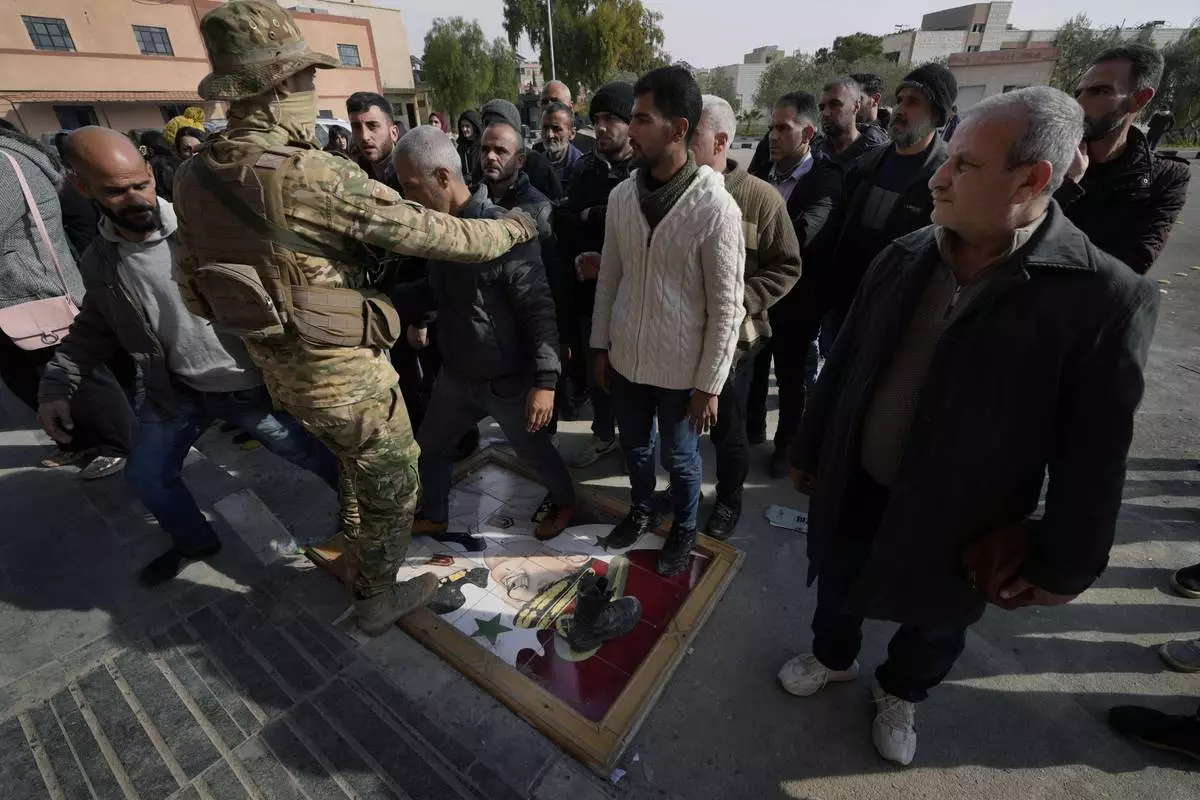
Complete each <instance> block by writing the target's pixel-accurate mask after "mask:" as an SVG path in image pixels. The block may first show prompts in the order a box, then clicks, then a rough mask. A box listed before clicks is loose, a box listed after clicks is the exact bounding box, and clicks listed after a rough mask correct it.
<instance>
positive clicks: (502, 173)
mask: <svg viewBox="0 0 1200 800" xmlns="http://www.w3.org/2000/svg"><path fill="white" fill-rule="evenodd" d="M479 165H480V167H481V168H482V169H483V177H484V178H485V179H486V180H487V181H488V182H489V183H498V182H501V181H506V180H508V179H509V178H511V177H512V176H513V175H515V174H516V173H517V172H518V171H519V170H520V169H521V167H523V166H525V155H524V154H523V153H522V152H521V135H520V134H519V133H517V131H516V130H515V129H513V127H512V126H511V125H489V126H487V128H486V129H484V131H483V136H482V137H481V139H480V143H479Z"/></svg>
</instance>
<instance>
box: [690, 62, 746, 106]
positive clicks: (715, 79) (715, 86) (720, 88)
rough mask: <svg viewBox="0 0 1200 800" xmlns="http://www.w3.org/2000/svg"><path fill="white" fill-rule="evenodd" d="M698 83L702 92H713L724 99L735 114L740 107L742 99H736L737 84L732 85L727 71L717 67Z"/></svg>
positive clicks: (731, 77)
mask: <svg viewBox="0 0 1200 800" xmlns="http://www.w3.org/2000/svg"><path fill="white" fill-rule="evenodd" d="M698 83H699V84H700V91H701V92H702V93H704V94H715V95H716V96H717V97H720V98H722V99H723V100H726V101H727V102H728V103H729V105H731V106H733V111H734V113H735V114H736V113H737V112H738V110H739V109H740V108H741V107H742V101H741V100H740V99H738V93H737V86H736V85H734V82H733V76H732V75H730V74H729V73H727V72H724V71H722V70H719V69H714V70H710V71H709V72H708V73H707V74H706V75H704V77H702V78H701V79H700V80H699V81H698Z"/></svg>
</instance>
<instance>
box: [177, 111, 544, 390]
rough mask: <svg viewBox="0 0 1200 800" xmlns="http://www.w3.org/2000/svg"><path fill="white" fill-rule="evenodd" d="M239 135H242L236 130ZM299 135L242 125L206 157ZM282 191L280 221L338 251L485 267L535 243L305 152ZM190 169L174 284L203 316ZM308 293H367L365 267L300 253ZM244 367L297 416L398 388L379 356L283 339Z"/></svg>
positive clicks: (246, 152) (517, 231)
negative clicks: (352, 244) (196, 291)
mask: <svg viewBox="0 0 1200 800" xmlns="http://www.w3.org/2000/svg"><path fill="white" fill-rule="evenodd" d="M243 126H244V127H243ZM303 139H304V137H303V134H302V133H301V132H295V131H290V130H289V129H288V128H286V127H283V126H280V125H271V124H262V123H261V121H259V124H255V120H253V119H250V120H239V126H238V127H236V128H234V129H232V130H229V131H227V132H226V133H225V134H222V135H221V136H220V137H218V138H217V139H215V140H214V141H212V142H211V143H210V144H209V145H208V146H207V147H206V149H207V150H208V152H209V153H210V154H211V156H212V157H213V158H214V159H215V160H216V161H218V162H220V163H232V162H235V161H240V160H243V159H246V158H248V157H249V156H250V155H252V154H256V153H257V152H258V151H261V150H263V149H265V148H266V147H274V146H280V145H289V144H290V145H293V146H297V143H298V142H302V141H303ZM293 159H294V160H295V164H294V165H292V168H290V169H289V170H288V172H287V177H286V179H285V183H284V186H283V203H284V209H283V213H284V217H285V219H286V220H287V222H288V226H289V227H290V228H291V229H292V230H293V231H295V232H296V233H298V234H300V235H302V236H304V237H306V238H308V239H312V240H316V241H318V242H322V243H325V244H328V245H331V246H333V247H336V248H344V247H345V244H346V241H347V240H348V239H349V240H353V241H357V242H362V243H364V244H367V245H371V246H374V247H377V248H381V249H382V250H386V251H388V252H393V253H396V254H399V255H410V256H418V257H422V258H435V259H443V260H448V261H462V262H486V261H490V260H493V259H495V258H498V257H499V256H501V255H503V254H504V253H506V252H508V251H509V250H510V249H512V248H513V247H514V246H515V245H517V244H520V243H522V242H525V241H529V240H530V239H532V238H533V237H535V236H536V235H537V231H536V228H535V227H534V225H533V223H532V221H525V222H522V221H518V220H516V219H504V220H494V221H493V220H463V219H457V218H455V217H452V216H449V215H446V214H438V213H436V212H432V211H429V210H427V209H425V208H423V207H421V206H419V205H416V204H415V203H411V202H408V201H406V200H404V199H403V198H402V197H401V196H400V195H399V194H398V193H397V192H396V191H395V190H394V189H391V188H389V187H387V186H385V185H384V184H382V183H379V182H377V181H374V180H371V179H370V178H369V177H367V175H366V173H364V172H363V171H362V170H361V169H359V167H358V166H357V165H355V164H354V163H353V162H352V161H350V160H348V159H346V158H344V157H342V156H339V155H335V154H333V153H327V152H323V151H321V150H317V149H312V150H305V151H303V152H300V153H297V154H296V155H295V156H293ZM194 166H195V165H194V164H192V163H191V162H187V163H185V164H184V165H183V167H181V168H180V170H179V173H178V175H177V178H176V183H175V190H176V197H178V198H180V202H179V203H178V204H177V210H178V212H179V214H178V216H179V230H178V232H177V234H176V239H177V241H178V246H179V249H178V253H179V257H178V260H177V269H178V270H180V272H181V273H182V275H180V276H179V279H178V281H177V282H178V283H179V284H180V287H181V291H182V293H183V295H184V300H185V301H186V302H187V303H188V306H189V308H191V309H192V310H193V311H194V312H196V313H199V310H200V309H201V308H202V304H200V303H199V302H198V301H197V300H196V298H195V297H194V296H192V293H191V291H190V289H189V288H188V286H187V285H186V276H187V275H189V274H191V273H192V272H193V271H194V270H195V269H196V267H198V266H200V259H201V258H202V257H203V243H201V242H196V241H194V240H193V238H192V236H191V235H190V233H189V229H190V228H191V227H192V226H189V224H188V214H187V206H188V204H187V202H186V200H185V198H186V197H187V196H188V195H189V194H190V193H203V192H206V191H207V190H206V189H205V188H204V186H203V185H202V183H201V179H200V176H199V175H198V174H196V172H195V170H194V169H193V168H192V167H194ZM296 258H297V260H298V263H299V264H300V266H301V269H302V270H303V272H304V275H305V278H306V279H307V281H308V282H309V285H311V286H327V287H331V288H339V289H357V290H364V291H365V290H369V288H370V287H369V280H368V278H367V266H368V265H367V264H364V263H337V262H332V261H329V260H327V259H324V258H320V257H316V256H309V255H303V254H297V255H296ZM246 345H247V349H248V350H249V352H250V356H251V358H252V359H253V360H254V362H255V363H256V364H258V366H259V367H260V368H261V369H262V371H263V375H264V377H265V379H266V382H267V386H268V388H269V389H270V390H271V393H272V395H273V396H274V398H275V400H276V402H277V403H280V404H282V405H284V406H296V407H301V408H331V407H337V406H344V405H349V404H352V403H356V402H359V401H361V400H364V399H367V398H370V397H375V396H379V395H380V394H382V393H385V392H387V391H388V390H390V389H391V388H393V387H394V386H395V385H396V381H397V377H396V373H395V371H394V370H393V369H392V366H391V363H390V361H389V359H388V354H387V352H386V351H384V350H382V349H378V348H368V347H318V346H314V345H311V344H308V343H305V342H303V341H301V340H300V339H299V338H297V337H295V336H294V334H291V333H289V334H288V335H286V336H285V337H284V338H282V339H280V340H271V341H269V342H263V341H247V342H246Z"/></svg>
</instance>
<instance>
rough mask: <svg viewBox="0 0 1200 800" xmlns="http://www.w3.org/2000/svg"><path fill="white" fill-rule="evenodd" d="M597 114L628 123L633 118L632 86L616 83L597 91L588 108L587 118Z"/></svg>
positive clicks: (606, 85) (608, 84) (605, 85)
mask: <svg viewBox="0 0 1200 800" xmlns="http://www.w3.org/2000/svg"><path fill="white" fill-rule="evenodd" d="M597 114H612V115H613V116H614V117H620V118H621V119H623V120H625V121H626V122H629V120H630V119H632V118H633V84H631V83H622V82H621V81H616V82H614V83H606V84H604V85H603V86H601V87H600V88H599V89H597V90H596V92H595V94H593V95H592V102H591V104H590V105H589V106H588V116H590V117H595V116H596V115H597Z"/></svg>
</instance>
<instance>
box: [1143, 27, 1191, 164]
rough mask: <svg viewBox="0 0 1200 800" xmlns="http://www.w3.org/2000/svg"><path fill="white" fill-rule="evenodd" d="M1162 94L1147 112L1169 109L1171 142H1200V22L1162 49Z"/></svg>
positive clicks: (1168, 135)
mask: <svg viewBox="0 0 1200 800" xmlns="http://www.w3.org/2000/svg"><path fill="white" fill-rule="evenodd" d="M1159 91H1160V92H1161V94H1158V95H1155V98H1154V102H1153V103H1152V104H1151V106H1150V108H1149V109H1147V110H1148V111H1155V110H1157V109H1159V108H1170V109H1171V114H1172V115H1173V116H1174V117H1175V126H1174V127H1173V128H1172V129H1171V131H1170V132H1169V133H1167V139H1168V140H1170V141H1172V142H1178V143H1183V144H1192V143H1195V142H1200V19H1196V20H1194V21H1193V22H1192V26H1191V28H1190V29H1189V30H1188V31H1187V32H1186V33H1185V34H1184V35H1183V37H1182V38H1181V39H1180V40H1179V41H1177V42H1175V43H1173V44H1171V45H1168V46H1167V47H1164V48H1163V77H1162V81H1160V82H1159Z"/></svg>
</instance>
